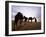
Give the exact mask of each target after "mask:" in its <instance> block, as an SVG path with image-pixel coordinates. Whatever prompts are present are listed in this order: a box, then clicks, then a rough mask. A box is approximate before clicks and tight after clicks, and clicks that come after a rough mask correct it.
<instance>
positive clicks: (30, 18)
mask: <svg viewBox="0 0 46 37" xmlns="http://www.w3.org/2000/svg"><path fill="white" fill-rule="evenodd" d="M33 19H35V22H37V19H36V18H35V17H33V18H32V17H29V18H28V22H29V20H31V22H32V20H33Z"/></svg>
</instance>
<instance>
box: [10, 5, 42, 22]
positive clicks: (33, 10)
mask: <svg viewBox="0 0 46 37" xmlns="http://www.w3.org/2000/svg"><path fill="white" fill-rule="evenodd" d="M11 12H12V14H11V15H12V16H11V17H12V20H14V16H15V15H16V14H17V12H21V13H22V14H23V15H24V16H26V17H28V18H29V17H36V18H37V20H38V22H40V21H41V7H36V6H16V5H12V7H11Z"/></svg>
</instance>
